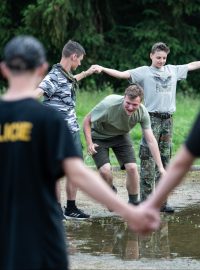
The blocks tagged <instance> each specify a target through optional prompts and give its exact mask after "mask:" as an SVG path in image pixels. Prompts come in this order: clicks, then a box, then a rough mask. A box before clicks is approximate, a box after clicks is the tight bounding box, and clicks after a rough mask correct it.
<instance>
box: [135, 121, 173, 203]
mask: <svg viewBox="0 0 200 270" xmlns="http://www.w3.org/2000/svg"><path fill="white" fill-rule="evenodd" d="M150 118H151V128H152V131H153V134H154V136H155V138H156V140H157V142H158V146H159V150H160V156H161V160H162V163H163V166H164V167H166V165H167V164H168V163H169V160H170V158H171V150H172V130H173V119H172V118H168V119H161V118H158V117H154V116H151V117H150ZM139 157H140V198H141V200H142V201H143V200H145V199H146V198H147V197H148V195H149V194H150V193H151V192H152V191H153V189H154V187H155V185H156V183H157V182H158V180H159V178H160V173H159V171H158V169H157V166H156V164H155V161H154V159H153V157H152V155H151V153H150V150H149V148H148V146H143V145H140V151H139Z"/></svg>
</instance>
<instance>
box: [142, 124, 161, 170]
mask: <svg viewBox="0 0 200 270" xmlns="http://www.w3.org/2000/svg"><path fill="white" fill-rule="evenodd" d="M143 134H144V137H145V140H146V142H147V144H148V146H149V149H150V151H151V154H152V156H153V158H154V160H155V162H156V165H157V166H158V170H159V172H160V173H161V174H163V173H165V169H164V167H163V164H162V160H161V157H160V151H159V148H158V143H157V141H156V138H155V136H154V135H153V132H152V129H151V128H148V129H143Z"/></svg>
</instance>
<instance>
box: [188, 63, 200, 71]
mask: <svg viewBox="0 0 200 270" xmlns="http://www.w3.org/2000/svg"><path fill="white" fill-rule="evenodd" d="M199 68H200V61H195V62H191V63H189V64H188V70H189V71H192V70H195V69H199Z"/></svg>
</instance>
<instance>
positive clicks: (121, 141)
mask: <svg viewBox="0 0 200 270" xmlns="http://www.w3.org/2000/svg"><path fill="white" fill-rule="evenodd" d="M93 143H96V144H98V145H99V146H98V147H97V148H96V150H97V153H96V154H94V155H93V156H92V157H93V160H94V162H95V164H96V166H97V168H98V169H99V168H101V167H102V166H103V165H104V164H106V163H110V159H109V149H110V148H111V149H112V150H113V152H114V154H115V156H116V158H117V160H118V162H119V165H120V168H121V169H122V170H124V169H125V167H124V164H127V163H136V158H135V152H134V149H133V145H132V142H131V138H130V135H129V134H126V135H120V136H116V137H113V138H110V139H106V140H99V139H93Z"/></svg>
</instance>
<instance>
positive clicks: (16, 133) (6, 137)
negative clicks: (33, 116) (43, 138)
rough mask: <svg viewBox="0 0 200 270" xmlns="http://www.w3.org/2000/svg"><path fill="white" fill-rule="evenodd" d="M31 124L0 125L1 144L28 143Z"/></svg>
mask: <svg viewBox="0 0 200 270" xmlns="http://www.w3.org/2000/svg"><path fill="white" fill-rule="evenodd" d="M32 128H33V124H32V123H30V122H13V123H5V124H3V125H1V124H0V143H1V142H16V141H23V142H28V141H30V140H31V131H32Z"/></svg>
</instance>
